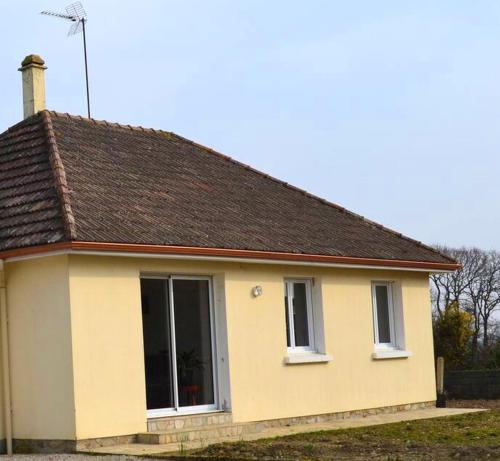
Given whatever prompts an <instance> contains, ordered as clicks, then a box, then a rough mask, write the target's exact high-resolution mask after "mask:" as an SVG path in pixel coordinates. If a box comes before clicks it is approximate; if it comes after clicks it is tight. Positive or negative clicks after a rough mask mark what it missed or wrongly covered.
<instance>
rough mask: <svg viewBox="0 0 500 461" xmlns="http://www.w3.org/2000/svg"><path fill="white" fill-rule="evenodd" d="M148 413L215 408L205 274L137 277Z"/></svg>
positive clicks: (161, 413) (210, 312)
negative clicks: (139, 282) (139, 289)
mask: <svg viewBox="0 0 500 461" xmlns="http://www.w3.org/2000/svg"><path fill="white" fill-rule="evenodd" d="M141 296H142V324H143V335H144V362H145V369H146V370H145V371H146V400H147V409H148V411H150V415H151V416H161V415H163V414H168V413H169V412H170V413H171V412H175V411H176V410H181V409H185V410H189V411H196V410H197V409H199V410H204V411H205V410H208V409H215V408H216V399H215V384H214V360H213V338H212V336H213V335H212V306H211V285H210V279H209V278H201V277H200V278H197V277H165V278H141Z"/></svg>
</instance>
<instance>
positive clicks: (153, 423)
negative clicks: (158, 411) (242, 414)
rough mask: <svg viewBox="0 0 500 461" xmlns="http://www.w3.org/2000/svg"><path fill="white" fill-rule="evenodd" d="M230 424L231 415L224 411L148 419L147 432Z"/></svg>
mask: <svg viewBox="0 0 500 461" xmlns="http://www.w3.org/2000/svg"><path fill="white" fill-rule="evenodd" d="M232 422H233V415H232V414H231V413H229V412H225V411H218V412H210V413H197V414H194V415H182V416H166V417H163V418H151V419H148V431H149V432H159V431H172V430H182V429H187V428H195V427H206V426H212V425H221V424H231V423H232Z"/></svg>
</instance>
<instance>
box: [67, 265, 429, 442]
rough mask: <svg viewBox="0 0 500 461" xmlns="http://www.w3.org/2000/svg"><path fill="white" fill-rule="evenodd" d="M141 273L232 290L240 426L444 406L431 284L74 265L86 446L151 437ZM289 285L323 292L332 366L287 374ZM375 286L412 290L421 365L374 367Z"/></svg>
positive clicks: (244, 268)
mask: <svg viewBox="0 0 500 461" xmlns="http://www.w3.org/2000/svg"><path fill="white" fill-rule="evenodd" d="M141 272H142V273H162V274H172V273H173V274H179V273H190V274H198V275H216V276H217V277H216V279H217V283H218V284H220V283H223V285H224V287H223V289H224V294H225V306H226V316H227V325H228V332H227V336H228V350H229V368H230V385H231V405H232V411H233V415H234V419H235V421H251V420H259V419H269V418H279V417H287V416H296V415H307V414H317V413H326V412H335V411H344V410H352V409H362V408H372V407H380V406H387V405H396V404H403V403H413V402H421V401H429V400H434V399H435V390H434V389H435V386H434V367H433V349H432V347H433V346H432V331H431V311H430V300H429V288H428V275H427V274H425V273H417V272H394V271H371V270H359V269H356V270H354V269H326V268H305V267H300V266H279V265H264V264H261V265H257V264H236V263H215V262H213V263H209V262H199V261H174V260H168V259H141V258H122V257H97V256H70V293H71V321H72V328H73V359H74V364H75V365H74V374H75V402H76V432H77V435H78V438H90V437H103V436H108V435H120V434H127V433H133V432H138V431H142V430H145V427H146V426H145V422H146V403H145V382H144V362H143V345H142V317H141V307H140V283H139V275H140V273H141ZM284 277H314V278H315V280H316V282H317V284H316V286H318V283H319V286H321V291H322V297H323V315H324V329H325V337H326V344H325V346H326V352H327V353H328V354H332V355H333V361H332V362H330V363H328V364H307V365H293V366H292V365H284V364H283V358H284V357H285V355H286V332H285V317H284V315H285V314H284V305H283V278H284ZM372 280H394V281H399V282H400V283H401V285H402V294H403V304H404V320H405V331H406V345H407V349H408V350H409V351H411V352H412V353H413V355H412V356H411V357H410V358H407V359H398V360H378V361H374V360H373V359H372V358H371V354H372V352H373V326H372V305H371V281H372ZM221 281H222V282H221ZM257 284H258V285H261V286H262V287H263V295H262V296H261V297H259V298H253V297H252V296H251V289H252V287H253V286H255V285H257ZM220 292H221V290H219V294H220ZM216 297H217V291H216ZM216 307H217V306H216ZM219 307H220V306H219ZM224 364H225V365H226V364H227V358H225V361H224Z"/></svg>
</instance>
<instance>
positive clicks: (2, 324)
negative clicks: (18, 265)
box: [0, 260, 12, 455]
mask: <svg viewBox="0 0 500 461" xmlns="http://www.w3.org/2000/svg"><path fill="white" fill-rule="evenodd" d="M7 312H8V309H7V287H6V283H5V268H4V261H3V260H0V331H1V335H2V384H3V410H4V422H5V439H6V443H7V454H8V455H12V401H11V396H10V363H9V336H8V335H9V323H8V322H9V320H8V314H7Z"/></svg>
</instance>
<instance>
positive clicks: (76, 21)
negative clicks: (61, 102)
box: [40, 2, 90, 118]
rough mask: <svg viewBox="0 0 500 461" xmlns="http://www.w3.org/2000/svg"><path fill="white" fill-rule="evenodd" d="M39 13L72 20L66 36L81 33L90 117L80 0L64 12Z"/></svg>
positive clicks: (88, 96) (85, 49)
mask: <svg viewBox="0 0 500 461" xmlns="http://www.w3.org/2000/svg"><path fill="white" fill-rule="evenodd" d="M40 14H44V15H46V16H54V17H56V18H60V19H66V20H67V21H71V22H73V24H72V25H71V27H70V28H69V31H68V36H70V35H76V34H78V33H80V32H82V33H83V57H84V60H85V85H86V88H87V114H88V117H89V118H90V90H89V70H88V62H87V36H86V34H85V24H86V22H87V13H86V12H85V10H84V9H83V6H82V4H81V3H80V2H75V3H72V4H71V5H68V6H67V7H66V13H65V14H64V13H56V12H54V11H42V12H41V13H40Z"/></svg>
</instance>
